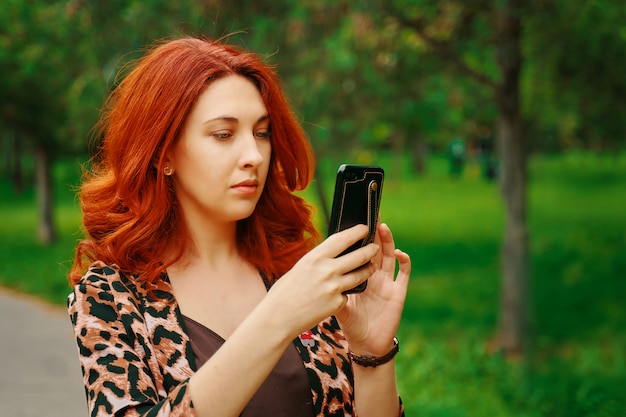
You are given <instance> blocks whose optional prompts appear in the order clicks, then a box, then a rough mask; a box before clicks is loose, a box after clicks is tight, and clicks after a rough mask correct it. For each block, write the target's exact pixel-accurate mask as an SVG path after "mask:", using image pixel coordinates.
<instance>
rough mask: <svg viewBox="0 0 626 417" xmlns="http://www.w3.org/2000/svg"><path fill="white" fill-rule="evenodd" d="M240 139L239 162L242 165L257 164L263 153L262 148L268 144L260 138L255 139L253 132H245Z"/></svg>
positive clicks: (261, 160) (262, 159)
mask: <svg viewBox="0 0 626 417" xmlns="http://www.w3.org/2000/svg"><path fill="white" fill-rule="evenodd" d="M243 139H244V140H243V141H242V150H241V163H242V165H243V166H258V165H259V164H261V163H262V162H263V161H264V159H265V155H264V152H263V150H264V149H263V148H264V147H266V146H268V145H269V144H268V143H264V142H263V141H262V140H259V139H257V138H256V137H255V136H254V134H247V135H245V138H243Z"/></svg>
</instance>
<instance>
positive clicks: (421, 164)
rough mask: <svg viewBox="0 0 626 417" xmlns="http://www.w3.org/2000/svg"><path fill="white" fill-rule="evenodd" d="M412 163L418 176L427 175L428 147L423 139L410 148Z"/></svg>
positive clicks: (414, 142)
mask: <svg viewBox="0 0 626 417" xmlns="http://www.w3.org/2000/svg"><path fill="white" fill-rule="evenodd" d="M410 152H411V162H412V163H413V170H414V171H415V172H416V173H417V174H418V175H424V174H426V158H427V157H428V146H427V145H426V141H425V140H424V139H421V138H417V139H415V140H414V141H413V142H411V146H410Z"/></svg>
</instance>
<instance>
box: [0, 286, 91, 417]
mask: <svg viewBox="0 0 626 417" xmlns="http://www.w3.org/2000/svg"><path fill="white" fill-rule="evenodd" d="M0 416H3V417H4V416H6V417H85V416H87V405H86V401H85V394H84V390H83V382H82V375H81V371H80V365H79V363H78V353H77V350H76V344H75V342H74V335H73V332H72V326H71V324H70V321H69V318H68V316H67V314H66V312H65V309H63V308H62V307H58V306H50V305H48V304H45V303H43V302H41V301H38V300H36V299H34V298H31V297H28V296H24V295H20V294H17V293H14V292H12V291H8V290H5V289H2V288H0Z"/></svg>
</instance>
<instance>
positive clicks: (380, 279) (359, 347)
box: [336, 224, 411, 356]
mask: <svg viewBox="0 0 626 417" xmlns="http://www.w3.org/2000/svg"><path fill="white" fill-rule="evenodd" d="M375 243H377V244H378V245H380V248H381V249H380V252H379V253H378V254H377V256H376V257H375V258H374V259H373V260H372V263H373V264H374V265H375V267H376V272H375V273H374V274H373V275H372V276H371V277H370V279H369V282H368V285H367V288H366V290H365V291H364V292H363V293H361V294H350V295H349V300H348V303H347V304H346V306H345V307H344V308H343V309H342V310H341V311H339V312H338V313H337V314H336V316H337V319H338V320H339V324H340V325H341V328H342V329H343V331H344V334H345V336H346V339H347V340H348V344H349V345H350V349H351V350H352V351H353V352H354V353H356V354H358V355H362V356H382V355H384V354H386V353H387V352H389V350H390V349H391V348H392V346H393V338H394V337H395V335H396V332H397V330H398V326H399V324H400V318H401V316H402V310H403V309H404V301H405V299H406V293H407V288H408V284H409V276H410V274H411V259H410V258H409V256H408V255H407V254H406V253H404V252H402V251H400V250H398V249H396V248H395V243H394V240H393V236H392V234H391V230H390V229H389V227H388V226H387V225H386V224H381V225H379V226H378V231H377V233H376V241H375ZM396 261H397V262H398V263H399V265H400V268H399V271H398V276H397V277H395V270H396Z"/></svg>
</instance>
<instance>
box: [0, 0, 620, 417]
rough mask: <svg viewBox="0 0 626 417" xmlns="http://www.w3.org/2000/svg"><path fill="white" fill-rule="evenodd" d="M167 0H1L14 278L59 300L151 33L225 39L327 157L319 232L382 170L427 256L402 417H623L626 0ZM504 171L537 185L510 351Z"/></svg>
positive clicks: (2, 245) (409, 232)
mask: <svg viewBox="0 0 626 417" xmlns="http://www.w3.org/2000/svg"><path fill="white" fill-rule="evenodd" d="M174 3H175V2H167V1H162V0H154V1H152V2H141V1H138V0H126V1H109V2H100V1H88V0H80V1H79V0H76V1H56V2H27V1H24V0H4V1H3V5H2V8H1V9H0V70H1V71H2V77H0V218H2V219H3V220H2V224H1V226H0V285H2V286H6V287H10V288H14V289H17V290H19V291H23V292H27V293H32V294H36V295H38V296H40V297H42V298H44V299H46V300H49V301H51V302H53V303H56V304H59V305H62V304H63V303H64V300H65V296H66V295H67V293H68V292H69V286H68V284H67V279H66V274H67V271H68V268H69V265H70V264H71V260H72V256H73V248H74V246H75V244H76V242H77V240H78V239H80V238H81V236H82V235H81V232H80V220H81V216H80V210H79V209H78V207H77V204H76V196H75V187H76V186H77V185H78V184H79V182H80V172H81V164H83V163H85V162H86V161H87V159H88V157H89V155H90V153H91V152H92V151H93V149H94V147H95V146H97V138H93V137H92V135H91V134H90V129H91V127H92V126H93V125H94V123H95V122H96V120H97V117H98V112H99V109H100V106H101V103H102V101H103V100H104V98H105V96H106V94H107V92H108V91H110V90H111V89H112V88H114V87H115V85H116V84H117V82H118V81H119V78H116V74H117V72H118V71H119V70H120V68H122V67H123V66H124V64H125V63H126V62H128V61H129V60H132V59H135V58H137V57H139V56H141V51H142V48H144V46H145V45H146V44H149V43H150V42H152V41H153V40H155V39H160V38H170V37H176V36H180V35H183V34H190V35H205V36H208V37H211V38H219V37H227V39H228V41H229V42H230V43H234V44H236V45H240V46H243V47H245V48H248V49H251V50H253V51H255V52H258V53H260V54H262V55H263V56H264V57H265V58H266V59H267V61H268V62H270V63H272V64H273V65H275V66H276V68H277V71H278V72H279V73H280V75H281V78H282V80H283V84H284V87H285V90H286V91H287V94H288V96H289V98H290V100H291V102H292V104H293V107H294V109H295V111H296V112H297V114H298V116H299V118H300V119H301V120H302V122H303V125H304V127H305V129H306V130H307V132H308V134H309V136H310V138H311V141H312V143H313V145H314V148H315V151H316V154H317V157H318V174H317V176H316V180H315V182H314V184H313V186H312V187H310V188H309V189H308V190H306V191H305V192H304V195H305V197H306V198H307V199H308V200H309V201H310V202H311V203H312V204H314V205H315V206H316V207H317V209H318V224H319V226H320V229H321V230H324V228H325V222H326V216H327V213H326V210H327V208H328V206H329V199H330V196H331V195H332V185H333V176H334V172H335V170H336V167H337V165H338V164H339V163H342V162H362V163H376V164H379V165H381V166H383V168H385V170H386V172H387V179H386V182H385V186H384V194H383V203H382V208H381V215H382V218H383V221H385V222H387V223H388V224H389V225H390V226H391V228H392V230H393V231H394V234H395V236H396V240H397V244H398V246H399V247H401V248H402V249H404V250H406V251H407V252H409V254H410V255H411V257H412V260H413V274H412V278H411V285H410V292H409V296H408V299H407V304H406V308H405V312H404V316H403V320H402V324H401V328H400V334H399V339H400V340H401V343H402V349H401V352H400V354H399V356H398V360H397V369H398V379H399V384H400V390H401V394H402V397H403V400H404V402H405V404H406V407H407V415H423V416H470V415H471V416H619V415H626V412H625V411H624V410H625V409H626V401H625V400H624V398H623V397H624V395H623V390H624V386H626V364H625V356H626V334H625V333H624V330H623V329H625V328H626V304H625V303H624V298H625V296H626V284H625V283H624V279H625V278H626V193H625V191H626V152H625V151H624V148H625V146H624V145H625V141H624V138H625V135H624V134H625V132H626V117H625V115H626V112H625V110H626V109H625V103H626V101H625V100H624V99H623V97H624V93H625V92H626V78H625V77H623V73H624V69H625V68H626V32H625V31H624V25H623V22H624V21H625V20H624V19H625V18H626V6H624V5H623V2H621V1H617V0H614V1H611V0H605V1H599V0H598V1H594V0H580V1H577V2H568V1H565V0H535V1H531V0H527V1H519V0H510V1H486V0H484V1H483V0H475V1H452V0H451V1H426V0H414V1H409V0H404V1H399V0H398V1H360V2H351V1H345V0H337V1H325V0H318V1H309V0H303V1H294V0H291V1H289V0H277V1H272V2H271V3H267V4H264V3H260V2H256V1H248V0H243V1H239V2H236V3H235V2H227V1H223V0H212V1H199V0H198V1H189V2H186V3H185V4H174ZM574 3H575V4H574ZM513 43H516V44H517V49H516V48H515V47H511V45H512V44H513ZM516 51H517V52H516ZM517 53H519V54H517ZM518 55H519V56H518ZM511 57H513V58H515V57H517V58H519V59H510V58H511ZM516 71H517V72H516ZM510 81H515V85H514V86H515V88H513V89H511V88H509V87H510V85H509V84H510V83H508V82H510ZM507 86H508V87H507ZM511 100H513V102H515V103H517V104H518V106H517V109H516V113H515V116H516V117H518V119H519V123H518V125H516V126H517V128H516V129H517V130H516V132H517V133H518V134H519V139H518V142H519V145H520V146H519V147H517V148H515V149H516V151H517V154H515V155H514V156H513V159H512V160H511V159H506V158H502V156H503V152H504V151H503V149H502V148H503V145H506V144H507V143H508V142H507V141H510V140H511V139H510V138H508V139H507V138H506V137H504V135H503V134H502V129H501V128H500V129H499V126H500V127H501V126H502V123H503V114H504V113H503V110H506V109H509V108H508V107H506V104H507V103H509V102H511ZM514 120H515V118H514ZM504 147H506V146H504ZM457 151H459V152H457ZM507 161H509V162H507ZM510 161H514V162H515V161H517V162H520V163H521V164H522V166H523V172H524V173H525V174H526V178H525V179H526V181H523V182H522V183H521V184H517V185H515V187H516V188H519V187H520V185H521V187H522V190H523V193H522V194H523V196H524V199H523V205H524V206H523V207H524V208H525V210H526V216H525V218H524V221H525V227H526V230H527V232H528V265H527V268H528V274H527V275H525V277H526V279H527V283H526V284H527V287H528V294H527V295H528V296H527V297H525V298H524V301H525V306H524V308H525V311H526V313H527V314H528V317H527V320H528V323H527V325H528V328H529V331H527V332H525V333H524V337H525V340H524V345H523V348H524V350H523V352H522V355H510V354H507V352H506V351H504V350H502V349H500V348H499V347H498V343H497V340H498V339H497V337H498V333H499V331H500V330H501V328H500V320H501V314H502V313H501V312H502V309H501V290H502V287H503V268H502V264H503V251H502V241H503V236H504V233H505V229H506V224H507V216H508V212H507V209H506V207H507V206H506V200H505V199H503V195H504V194H506V191H507V184H509V186H510V183H505V184H502V178H503V173H506V172H507V169H509V168H510V167H509V166H508V165H507V164H508V163H510ZM502 191H504V193H503V192H502Z"/></svg>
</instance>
